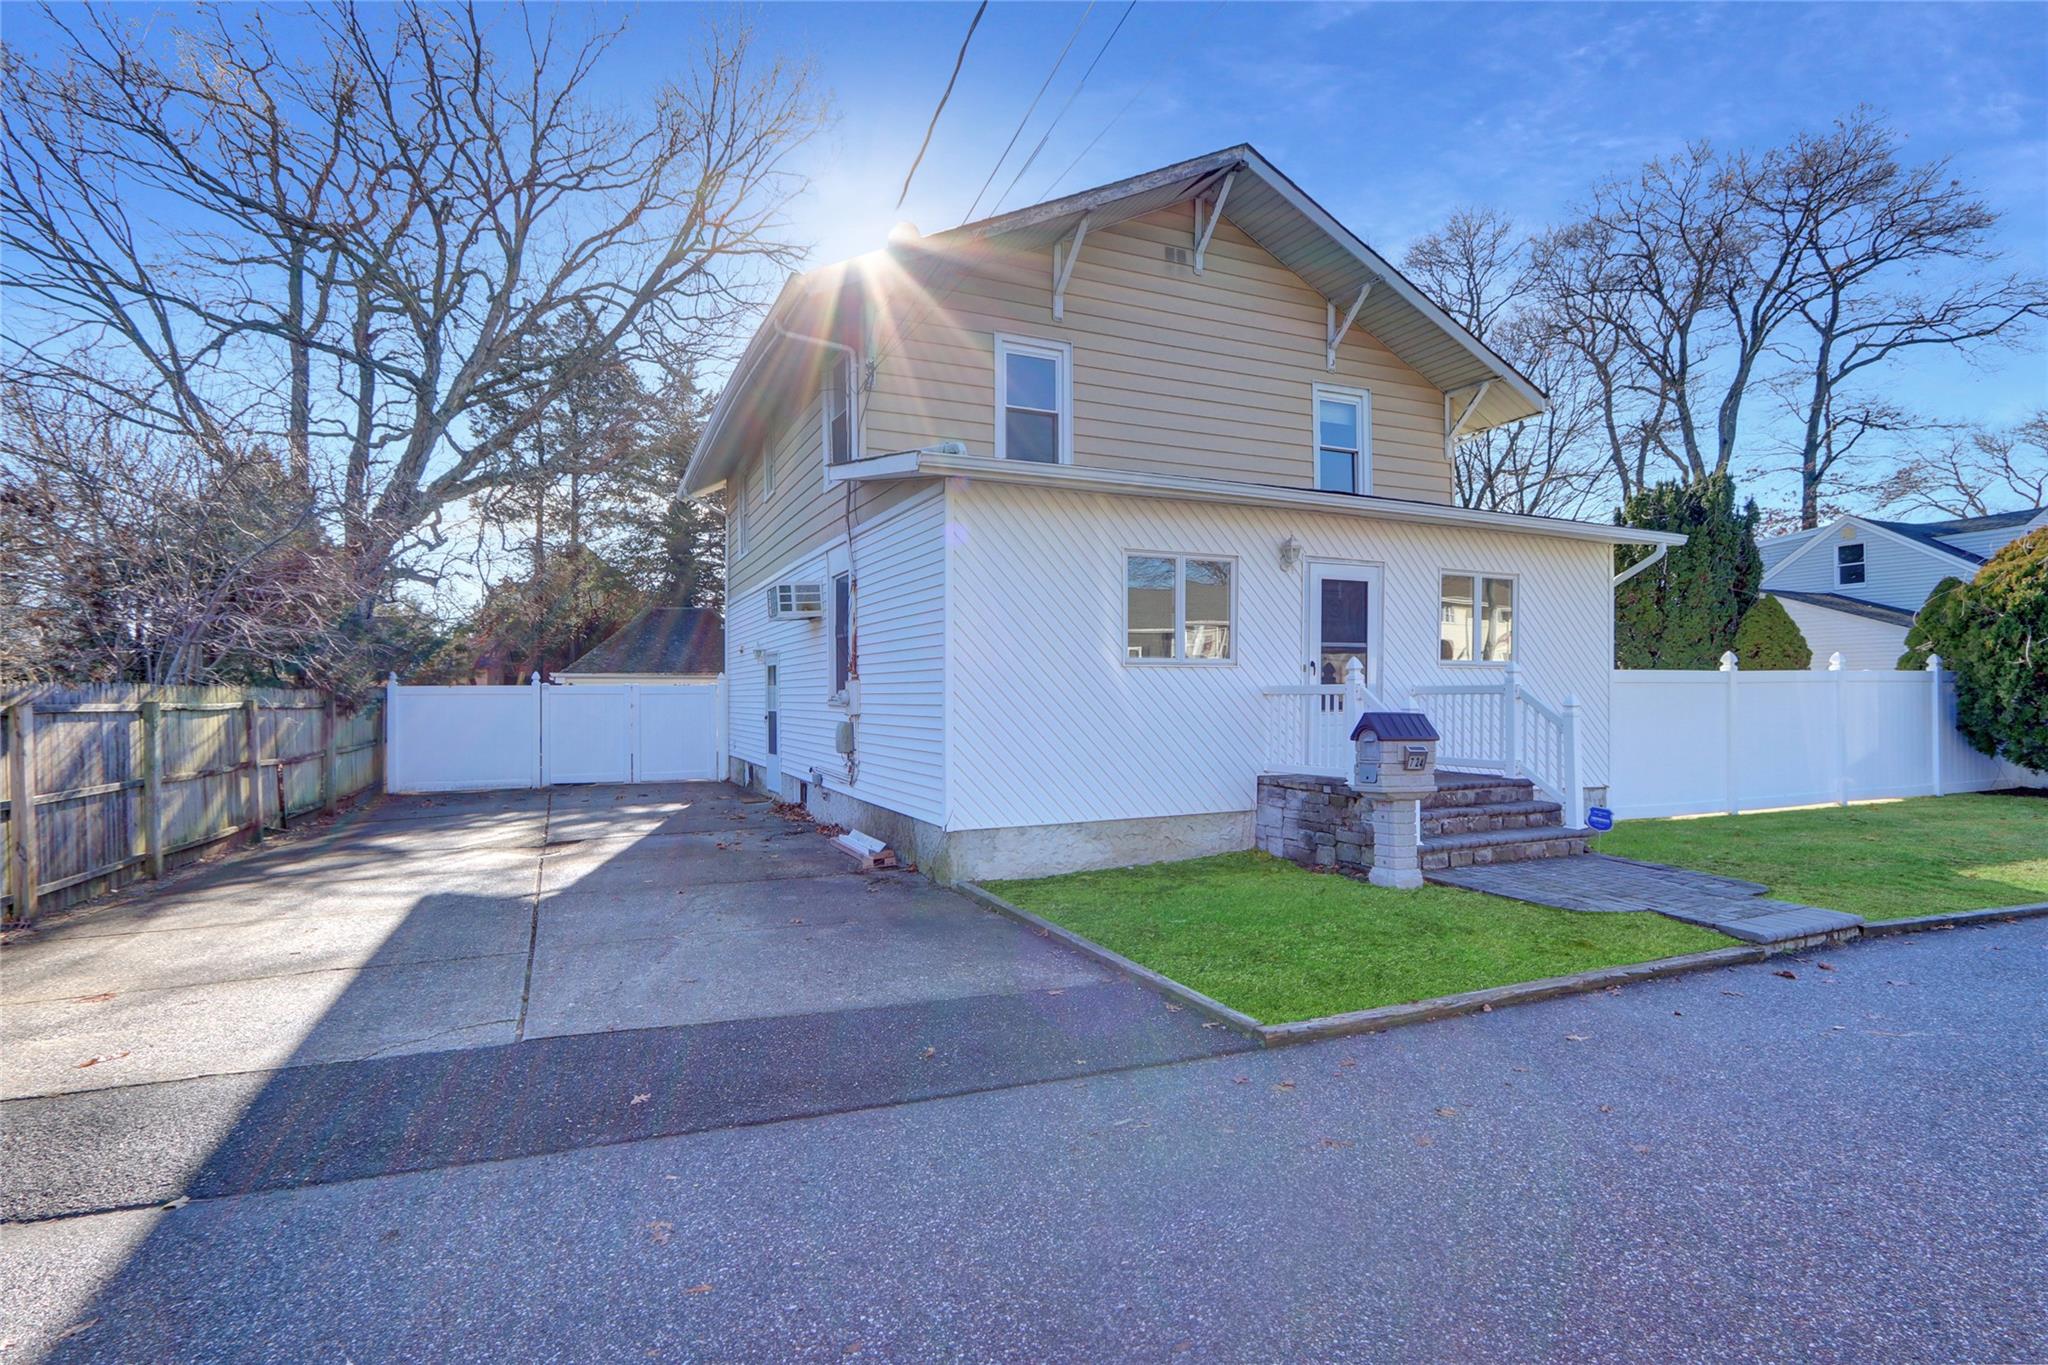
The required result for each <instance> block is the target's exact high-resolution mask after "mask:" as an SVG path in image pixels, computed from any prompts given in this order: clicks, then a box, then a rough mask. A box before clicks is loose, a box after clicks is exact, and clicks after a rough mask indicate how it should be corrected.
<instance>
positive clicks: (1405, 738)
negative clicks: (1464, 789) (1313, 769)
mask: <svg viewBox="0 0 2048 1365" xmlns="http://www.w3.org/2000/svg"><path fill="white" fill-rule="evenodd" d="M1351 743H1352V745H1353V748H1354V751H1355V759H1354V762H1353V766H1352V770H1351V785H1352V786H1353V787H1354V788H1356V789H1357V790H1358V791H1361V792H1368V793H1370V794H1372V795H1374V796H1392V797H1421V796H1425V795H1427V794H1429V793H1430V792H1433V791H1435V790H1436V746H1437V733H1436V727H1435V726H1434V725H1432V724H1430V722H1429V717H1428V716H1425V715H1423V714H1422V713H1421V712H1420V711H1367V712H1364V713H1363V714H1361V715H1360V716H1359V718H1358V723H1357V724H1356V725H1354V726H1352V727H1351Z"/></svg>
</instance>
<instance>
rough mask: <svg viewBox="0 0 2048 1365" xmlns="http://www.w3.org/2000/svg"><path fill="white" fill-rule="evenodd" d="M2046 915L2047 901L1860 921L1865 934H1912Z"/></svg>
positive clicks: (1879, 935) (1877, 935)
mask: <svg viewBox="0 0 2048 1365" xmlns="http://www.w3.org/2000/svg"><path fill="white" fill-rule="evenodd" d="M2038 915H2048V901H2035V902H2033V903H2032V904H2030V905H1994V906H1992V907H1991V908H1990V909H1989V910H1952V911H1949V912H1948V913H1947V914H1942V915H1914V916H1913V917H1912V918H1911V919H1880V920H1869V921H1866V922H1865V923H1864V925H1863V933H1864V935H1865V937H1868V938H1883V937H1884V936H1885V935H1887V934H1915V933H1919V932H1920V931H1922V930H1925V929H1955V928H1959V927H1960V926H1962V925H1965V924H2000V923H2003V922H2005V921H2007V920H2017V919H2033V918H2034V917H2036V916H2038Z"/></svg>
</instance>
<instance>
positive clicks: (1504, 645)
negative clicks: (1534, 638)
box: [1437, 573, 1515, 664]
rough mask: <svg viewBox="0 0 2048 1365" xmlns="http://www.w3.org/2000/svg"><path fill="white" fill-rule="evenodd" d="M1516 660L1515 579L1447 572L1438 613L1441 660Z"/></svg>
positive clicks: (1472, 661) (1460, 661) (1439, 654)
mask: <svg viewBox="0 0 2048 1365" xmlns="http://www.w3.org/2000/svg"><path fill="white" fill-rule="evenodd" d="M1514 657H1515V580H1514V579H1512V578H1489V577H1487V576H1486V575H1484V574H1469V573H1447V574H1445V575H1444V576H1443V598H1442V601H1441V602H1440V603H1439V606H1438V613H1437V658H1438V659H1439V660H1441V661H1442V662H1444V663H1451V664H1469V663H1487V664H1503V663H1506V662H1507V661H1508V660H1509V659H1512V658H1514Z"/></svg>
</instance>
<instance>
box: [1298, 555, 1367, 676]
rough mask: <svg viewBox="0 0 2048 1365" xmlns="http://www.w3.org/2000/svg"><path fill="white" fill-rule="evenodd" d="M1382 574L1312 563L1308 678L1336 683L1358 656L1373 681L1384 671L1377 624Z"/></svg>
mask: <svg viewBox="0 0 2048 1365" xmlns="http://www.w3.org/2000/svg"><path fill="white" fill-rule="evenodd" d="M1379 587H1380V574H1379V570H1378V569H1375V568H1368V567H1366V566H1364V565H1358V564H1311V565H1309V571H1308V640H1307V650H1306V653H1307V657H1306V659H1304V661H1303V662H1302V666H1301V671H1302V674H1303V677H1302V681H1303V682H1307V683H1322V684H1326V685H1334V684H1336V683H1341V682H1343V681H1344V669H1345V667H1346V665H1347V664H1348V663H1349V662H1350V660H1352V659H1354V658H1355V659H1357V660H1358V662H1359V663H1360V664H1361V665H1363V667H1364V668H1365V681H1366V685H1367V686H1368V687H1370V686H1373V685H1374V684H1375V683H1376V682H1377V680H1378V676H1379V660H1378V659H1377V658H1376V657H1375V656H1374V651H1375V650H1376V649H1377V648H1378V642H1377V641H1376V639H1375V635H1376V633H1377V632H1376V631H1375V630H1374V627H1375V626H1376V625H1377V624H1378V622H1379V606H1380V604H1379Z"/></svg>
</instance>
